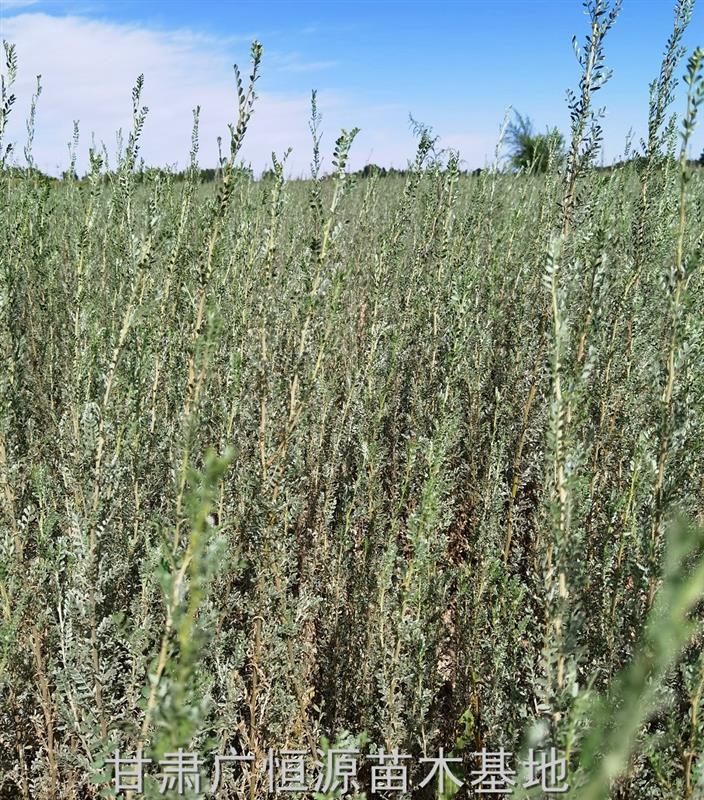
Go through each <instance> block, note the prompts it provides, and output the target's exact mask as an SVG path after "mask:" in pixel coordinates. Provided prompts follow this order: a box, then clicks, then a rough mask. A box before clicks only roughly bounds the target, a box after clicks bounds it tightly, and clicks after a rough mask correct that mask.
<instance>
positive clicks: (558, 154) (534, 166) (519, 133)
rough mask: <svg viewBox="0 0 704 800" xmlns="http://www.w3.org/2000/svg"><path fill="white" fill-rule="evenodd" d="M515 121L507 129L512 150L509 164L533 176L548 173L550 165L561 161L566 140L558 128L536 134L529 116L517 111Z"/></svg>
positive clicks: (507, 139) (507, 137)
mask: <svg viewBox="0 0 704 800" xmlns="http://www.w3.org/2000/svg"><path fill="white" fill-rule="evenodd" d="M514 113H515V119H513V120H511V122H510V123H509V124H508V127H507V128H506V141H507V143H508V146H509V148H510V150H509V163H510V164H511V166H512V167H513V168H514V169H517V170H523V171H524V172H530V173H532V174H540V173H544V172H547V170H548V168H549V166H550V164H551V163H552V162H555V161H559V160H560V159H561V158H562V157H563V155H564V150H565V139H564V137H563V135H562V134H561V133H560V131H558V129H557V128H548V129H546V131H545V133H536V132H535V129H534V127H533V122H532V120H531V119H530V117H528V116H525V117H524V116H523V115H522V114H519V113H518V111H515V112H514Z"/></svg>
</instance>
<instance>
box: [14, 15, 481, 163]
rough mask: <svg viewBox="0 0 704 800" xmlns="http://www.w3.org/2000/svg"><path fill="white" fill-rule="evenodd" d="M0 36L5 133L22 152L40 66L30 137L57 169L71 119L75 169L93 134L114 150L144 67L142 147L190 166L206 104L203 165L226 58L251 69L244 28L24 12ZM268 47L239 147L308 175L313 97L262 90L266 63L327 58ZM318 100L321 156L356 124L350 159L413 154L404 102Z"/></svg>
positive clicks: (227, 103)
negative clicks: (11, 47)
mask: <svg viewBox="0 0 704 800" xmlns="http://www.w3.org/2000/svg"><path fill="white" fill-rule="evenodd" d="M3 37H4V38H6V39H8V40H9V41H11V42H14V43H15V44H16V46H17V54H18V59H19V67H20V76H19V78H18V82H17V85H16V89H15V93H16V94H17V97H18V101H17V103H16V105H15V108H14V109H13V113H12V116H11V119H10V124H9V126H8V129H9V130H8V134H9V136H8V138H9V139H10V140H14V141H16V142H17V150H16V152H18V153H21V152H22V147H23V144H24V139H25V119H26V116H27V114H28V109H29V103H30V99H31V95H32V92H33V90H34V82H35V75H36V74H39V73H40V74H41V75H42V85H43V92H42V95H41V97H40V99H39V103H38V109H37V131H36V136H35V141H34V157H35V160H36V162H37V165H38V166H39V167H40V168H41V169H43V170H45V171H49V172H52V173H54V174H56V173H57V172H58V171H60V170H61V169H63V168H65V166H66V165H67V163H68V150H67V143H68V142H69V141H70V139H71V136H72V130H73V120H76V119H77V120H79V122H80V132H81V142H80V145H79V152H80V157H79V163H78V166H79V170H80V169H84V168H85V166H86V162H87V158H86V154H87V149H88V145H89V143H90V137H91V133H93V132H94V133H95V138H96V141H98V142H101V141H103V142H105V144H106V145H107V147H108V151H109V152H114V149H115V133H116V131H117V129H118V128H122V130H123V131H124V133H125V136H126V134H127V131H128V130H129V127H130V120H131V96H130V93H131V89H132V86H133V85H134V82H135V79H136V77H137V75H139V74H140V73H144V76H145V84H144V94H143V98H142V102H143V103H144V104H146V105H147V106H149V114H148V117H147V122H146V125H145V128H144V134H143V138H142V146H141V151H140V152H141V155H142V156H143V157H144V159H145V161H146V162H147V163H150V164H174V163H177V164H178V165H179V166H183V165H185V164H186V163H187V160H188V151H189V147H190V133H191V125H192V109H193V108H194V107H195V106H196V105H200V107H201V126H200V142H201V148H200V161H201V163H202V164H203V165H204V166H206V165H210V166H213V165H214V164H215V162H216V158H217V144H216V140H217V137H218V136H222V137H223V147H224V148H225V149H226V147H225V145H226V142H227V141H228V131H227V123H228V122H229V121H232V120H233V119H234V117H235V115H236V109H235V90H234V80H233V71H232V64H233V62H235V61H236V62H237V63H239V64H240V66H241V67H242V68H243V69H242V72H243V75H247V74H248V70H247V67H248V56H249V53H248V51H249V47H248V44H247V43H246V41H245V38H244V37H243V36H234V37H228V38H213V37H208V36H204V35H202V34H197V33H194V32H191V31H188V30H175V31H158V30H150V29H146V28H143V27H139V26H135V25H124V24H115V23H109V22H104V21H98V20H93V19H89V18H87V17H82V16H64V17H59V16H52V15H48V14H44V13H24V14H19V15H17V16H11V17H9V18H6V19H5V20H4V21H3ZM264 44H265V51H264V61H263V65H262V73H263V77H262V78H261V80H260V82H259V83H258V93H259V95H260V97H259V99H258V101H257V105H256V107H255V112H254V116H253V118H252V122H251V126H250V130H249V131H248V134H247V137H246V139H245V145H244V147H243V150H242V153H241V156H242V158H243V159H245V160H246V161H248V162H251V163H252V165H253V166H254V168H255V170H257V171H259V170H261V169H264V168H266V167H267V166H269V165H270V158H271V152H272V150H273V151H275V152H276V153H277V154H281V153H282V152H283V151H284V150H286V149H287V148H288V147H289V146H291V147H293V153H292V155H291V157H290V159H289V161H288V172H289V174H293V175H303V174H306V173H307V171H308V168H309V163H310V158H311V141H310V132H309V130H308V118H309V110H310V105H309V104H310V95H309V94H308V93H307V92H305V93H304V92H301V93H296V94H294V93H287V94H281V93H279V94H277V93H275V92H272V91H267V82H266V81H267V65H269V67H268V68H269V72H268V74H269V76H272V75H274V76H275V74H276V72H277V71H286V70H288V71H312V70H315V69H325V68H327V67H328V66H330V65H329V64H328V63H318V64H316V63H311V64H306V63H305V61H304V60H303V59H302V57H301V56H300V55H299V54H292V55H284V54H276V53H272V54H270V56H269V59H270V61H269V62H268V61H267V51H266V42H265V43H264ZM313 85H314V84H313ZM318 101H319V107H320V109H321V111H322V114H323V129H324V139H323V148H324V152H325V153H326V155H327V159H326V163H327V164H328V165H329V164H330V160H331V153H332V147H333V144H334V141H335V138H336V136H337V134H338V131H339V128H341V127H346V128H352V127H354V126H355V125H356V126H359V127H360V128H361V129H362V132H361V133H360V135H359V137H358V140H357V141H356V142H355V145H354V146H353V150H352V158H351V166H352V167H354V168H356V167H358V166H361V165H363V164H364V163H367V161H369V160H372V161H374V162H376V163H378V164H383V165H387V166H388V165H394V166H403V165H405V163H406V161H407V159H408V158H410V157H412V155H413V152H414V142H413V138H412V136H411V134H410V132H409V131H408V126H407V109H404V108H399V107H397V106H393V105H385V106H380V105H378V104H377V105H373V104H369V103H367V102H365V101H364V99H363V98H357V97H353V96H351V95H349V94H344V95H343V94H340V93H335V92H332V91H322V92H320V93H319V97H318ZM475 144H476V143H475ZM483 152H484V148H483V147H481V151H480V152H479V154H478V155H477V154H476V153H464V152H463V155H464V156H465V157H466V158H472V157H475V158H479V160H480V161H483Z"/></svg>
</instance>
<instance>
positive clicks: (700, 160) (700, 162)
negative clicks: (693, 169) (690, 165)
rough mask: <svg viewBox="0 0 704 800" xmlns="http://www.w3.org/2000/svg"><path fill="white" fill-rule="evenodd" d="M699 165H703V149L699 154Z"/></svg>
mask: <svg viewBox="0 0 704 800" xmlns="http://www.w3.org/2000/svg"><path fill="white" fill-rule="evenodd" d="M699 166H700V167H704V150H702V154H701V155H700V156H699Z"/></svg>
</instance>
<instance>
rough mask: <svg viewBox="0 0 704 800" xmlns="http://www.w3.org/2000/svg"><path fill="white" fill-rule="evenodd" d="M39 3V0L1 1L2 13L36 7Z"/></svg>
mask: <svg viewBox="0 0 704 800" xmlns="http://www.w3.org/2000/svg"><path fill="white" fill-rule="evenodd" d="M38 2H39V0H0V13H2V12H3V11H17V10H19V9H22V8H28V7H29V6H35V5H37V3H38Z"/></svg>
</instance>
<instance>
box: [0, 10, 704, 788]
mask: <svg viewBox="0 0 704 800" xmlns="http://www.w3.org/2000/svg"><path fill="white" fill-rule="evenodd" d="M589 10H590V12H591V27H590V31H589V37H588V39H587V41H586V43H585V48H584V54H583V55H581V56H580V59H581V60H580V64H581V69H582V77H581V81H580V85H579V91H578V92H577V93H576V95H575V97H574V98H573V100H572V102H571V106H570V108H571V113H572V129H571V134H570V138H569V139H568V148H567V155H566V158H565V159H564V161H562V160H555V161H554V162H552V163H551V164H550V165H549V169H548V171H547V172H546V173H545V174H543V175H536V174H531V173H530V171H527V173H525V174H524V173H520V172H519V173H514V172H510V171H509V172H507V171H503V170H501V169H492V170H487V171H485V172H483V173H482V174H481V175H480V176H478V177H467V176H465V175H463V174H461V172H460V170H459V161H458V157H457V155H456V154H453V153H439V154H438V153H437V152H436V148H435V143H434V142H433V139H432V137H431V136H430V134H429V132H428V131H427V130H425V129H424V128H422V126H420V127H419V129H418V152H417V156H416V158H415V161H414V162H413V164H412V165H411V168H410V169H409V170H408V172H407V173H406V175H405V176H402V177H393V178H391V177H388V178H386V177H381V176H379V175H374V176H372V177H369V178H364V179H356V180H355V179H353V178H352V177H351V176H350V175H349V174H348V173H347V169H346V166H347V159H348V154H349V151H350V148H351V147H353V146H354V145H353V140H354V137H355V134H356V131H354V130H353V131H349V132H344V131H343V132H342V134H341V135H340V137H339V139H338V140H337V143H336V146H335V152H334V154H333V159H332V161H333V165H334V170H333V173H332V175H330V176H327V177H323V176H322V173H321V172H320V168H319V163H320V158H321V153H320V139H319V132H320V128H319V126H320V119H319V116H318V114H317V110H316V108H315V96H314V97H313V114H312V136H313V144H312V146H313V149H314V168H313V175H312V177H311V179H310V180H308V181H292V182H287V181H286V180H285V179H284V169H283V161H284V159H285V157H284V156H282V157H280V158H279V159H277V160H276V161H275V162H274V165H273V175H272V176H271V177H270V178H269V179H268V180H266V181H260V182H257V181H253V180H252V179H251V177H250V176H249V175H248V174H247V173H246V172H245V171H243V170H240V169H238V167H237V158H238V153H239V150H240V147H241V145H242V141H243V139H244V138H245V136H246V131H247V125H248V122H249V119H250V116H251V114H252V112H253V111H254V113H256V94H255V92H254V86H255V81H256V77H257V74H258V71H259V68H260V63H261V62H262V49H261V46H260V45H258V44H256V43H255V45H254V46H253V50H252V59H253V68H252V75H251V77H250V79H249V80H244V81H242V80H241V79H240V77H239V74H238V76H237V90H238V98H239V101H238V109H237V111H236V120H235V121H234V122H233V125H232V128H231V142H230V149H229V155H227V156H226V157H225V159H224V160H223V163H222V165H221V169H220V170H219V175H218V180H217V182H216V184H215V186H214V187H213V186H212V185H206V186H201V185H200V183H199V180H198V171H197V168H198V165H197V154H198V135H197V122H198V115H197V112H196V114H195V116H194V136H193V142H192V152H191V168H190V169H189V170H188V172H187V175H186V178H185V180H183V181H177V180H176V179H175V178H174V176H171V175H169V174H168V173H166V172H164V171H161V170H147V171H146V173H144V174H143V175H142V179H141V180H139V181H138V179H137V178H138V175H137V174H136V168H137V166H138V147H139V136H140V133H141V130H142V127H143V125H144V123H145V119H146V115H147V111H146V109H144V108H142V106H141V101H140V93H141V86H142V81H141V79H140V81H138V83H137V85H136V87H135V90H134V94H133V105H134V126H133V130H132V133H131V135H130V137H129V139H128V141H127V144H126V148H125V150H124V152H123V153H122V156H121V160H120V162H119V165H118V166H117V168H116V169H115V170H113V171H111V172H106V170H105V167H104V164H103V159H102V158H101V155H100V153H98V152H91V169H90V173H89V175H88V176H87V178H86V179H84V180H81V181H77V180H73V179H71V178H70V177H68V178H67V179H65V180H63V181H61V182H59V183H50V182H48V181H46V180H45V179H43V178H42V176H41V175H39V174H38V173H37V172H36V171H33V170H32V169H31V167H32V164H33V162H32V158H31V142H32V136H33V133H30V135H29V139H28V149H27V150H26V151H25V155H26V160H27V163H28V165H29V167H30V169H28V170H26V171H25V172H24V173H21V174H20V175H19V177H18V173H17V172H12V173H11V172H10V171H9V169H4V170H3V171H1V172H0V253H1V254H2V255H0V352H1V353H2V362H3V365H4V369H3V370H2V373H1V374H0V407H1V408H2V413H1V415H0V521H1V527H0V534H1V538H0V548H1V549H2V556H1V557H0V609H1V610H0V615H1V620H2V623H1V628H0V697H1V702H0V723H1V724H0V797H1V798H3V800H5V798H7V800H10V798H13V799H14V798H23V799H24V800H28V799H29V798H32V799H33V800H34V798H37V800H53V799H54V798H61V800H64V798H66V800H68V798H88V797H95V796H98V793H102V796H105V795H106V794H109V783H108V781H109V776H110V773H109V770H107V768H106V759H107V758H108V757H110V754H111V753H113V751H114V750H115V748H120V749H121V750H122V751H123V752H124V753H134V752H135V751H136V750H137V748H138V747H140V746H143V747H144V748H145V751H149V755H150V756H151V757H153V758H155V759H157V758H159V757H161V756H163V755H164V754H165V753H168V752H173V751H174V750H176V749H177V748H178V747H185V748H193V749H195V750H200V751H201V752H202V753H203V754H205V753H214V752H221V753H224V752H226V751H227V750H228V748H230V747H235V748H236V750H237V751H238V752H241V751H245V752H251V753H252V754H254V755H255V757H256V759H257V763H258V764H259V763H261V761H262V760H263V759H265V758H266V755H267V750H268V748H269V747H276V748H286V747H289V748H296V747H303V748H306V749H313V748H315V747H316V746H318V745H319V744H320V742H321V741H322V739H323V736H327V737H329V738H330V741H331V742H333V741H335V739H336V738H337V737H343V738H344V737H345V736H346V735H347V734H346V733H345V732H347V731H351V732H353V733H354V734H355V736H357V738H356V739H353V741H354V742H356V743H357V744H358V745H359V746H360V747H362V746H363V747H364V748H367V750H368V751H369V752H376V750H377V748H378V747H379V746H382V747H385V748H386V749H387V750H389V751H390V750H392V748H394V747H398V748H400V750H401V752H408V753H413V754H414V755H415V756H417V757H422V756H427V755H432V754H435V753H437V750H438V748H439V747H441V746H442V747H445V748H446V749H447V751H448V752H449V750H450V748H454V749H453V752H454V753H455V754H460V755H461V756H462V757H464V758H465V759H466V760H467V763H469V758H470V755H471V753H473V752H475V751H479V750H481V749H482V748H483V747H486V748H487V749H490V750H498V748H499V747H500V746H503V747H505V748H506V749H507V750H512V751H514V752H515V753H518V752H523V753H525V751H526V749H527V748H528V747H539V746H541V744H545V745H546V746H547V744H551V745H554V746H556V747H559V748H560V749H562V750H564V751H566V752H567V754H568V759H569V776H568V780H569V783H570V786H571V795H570V796H575V797H580V798H586V797H593V798H602V797H603V798H606V797H612V798H619V799H620V800H625V799H626V798H634V800H635V798H637V799H638V800H643V799H647V798H673V800H674V799H675V798H686V799H687V800H691V799H692V798H701V797H702V796H703V793H704V778H703V777H702V776H703V774H704V765H703V761H702V755H701V754H702V750H703V748H704V722H703V713H702V712H703V708H702V704H703V700H702V698H703V695H704V658H703V657H702V638H701V637H702V632H701V626H700V625H699V624H698V621H700V620H701V608H702V606H701V599H702V597H703V596H704V575H703V574H702V566H701V564H702V557H703V552H702V550H703V546H704V545H703V542H702V533H701V530H700V527H701V526H702V525H704V483H703V482H702V475H703V474H704V401H703V393H704V373H703V372H702V369H701V364H702V363H704V317H703V316H702V313H701V309H702V308H703V307H704V282H703V280H702V248H703V246H704V239H703V235H702V231H704V207H703V205H702V197H704V175H703V174H702V172H701V171H696V170H693V169H692V168H691V166H690V164H689V163H688V161H687V144H688V140H689V137H690V136H691V130H692V128H693V126H694V124H695V121H696V117H697V113H698V111H699V107H700V104H701V102H702V97H703V89H702V86H703V83H702V53H701V51H698V52H697V53H695V54H694V55H692V57H691V58H690V60H689V62H688V63H687V64H686V65H685V72H686V75H687V76H688V81H689V82H688V85H687V87H686V88H687V89H688V91H689V95H688V97H689V99H688V102H687V105H686V107H685V109H684V112H683V115H682V117H681V119H680V120H679V122H671V121H669V119H670V118H669V116H668V115H669V114H670V112H671V111H672V110H673V105H672V104H673V100H674V87H675V85H676V83H677V82H678V81H679V74H680V72H681V58H682V52H681V49H680V39H681V34H682V31H683V30H684V27H686V23H687V21H688V16H689V13H690V11H691V8H690V4H689V3H687V2H681V3H679V4H678V6H677V8H676V16H675V25H674V28H673V33H672V36H671V37H670V39H669V41H668V42H667V45H666V49H665V54H664V58H663V68H662V72H661V74H660V76H659V78H658V79H657V80H656V81H655V83H654V84H653V88H652V91H651V107H650V116H649V119H650V124H649V133H648V140H647V142H645V143H644V147H643V153H642V154H641V155H642V157H641V158H639V159H638V160H634V161H632V162H629V163H626V164H625V165H623V166H621V167H619V168H617V169H614V170H611V171H609V172H603V171H599V170H597V169H596V168H595V167H594V161H595V159H596V156H597V154H598V149H599V143H600V140H601V127H600V125H601V122H600V120H601V116H600V113H599V111H597V110H595V109H594V106H593V92H594V91H596V89H598V88H599V87H600V86H601V85H602V84H603V82H604V81H605V80H606V79H607V78H608V71H607V70H606V68H605V66H604V63H605V62H604V51H603V42H604V38H605V37H606V35H607V33H608V30H609V28H610V26H611V24H612V23H613V22H614V20H615V12H616V11H617V8H614V7H611V6H609V5H608V4H606V3H603V2H593V3H591V4H590V5H589ZM7 55H8V70H7V79H6V83H5V84H4V88H3V102H2V107H3V109H4V110H3V117H2V120H3V121H2V126H0V132H2V131H3V130H4V126H5V120H6V119H7V115H8V114H9V112H10V110H11V106H12V102H11V94H10V92H11V85H10V84H11V82H12V78H13V73H14V72H16V59H15V56H14V54H13V51H12V49H11V48H8V50H7ZM264 63H265V62H264ZM33 118H34V115H33V114H32V120H31V125H30V128H31V129H32V130H33V126H34V119H33ZM39 118H40V119H41V104H40V103H39ZM678 133H682V137H679V136H678ZM3 152H4V151H3ZM10 157H11V154H10V156H8V158H10ZM5 164H9V161H8V159H7V158H6V159H4V161H3V165H5ZM72 173H73V168H71V170H70V171H69V173H68V174H69V175H70V174H72ZM682 516H687V517H688V518H689V520H690V522H684V521H682V520H681V517H682ZM697 526H700V527H697ZM360 737H361V738H360ZM422 774H423V773H422V772H420V771H419V770H418V767H417V765H416V766H412V767H411V775H412V777H413V779H414V782H415V783H417V782H418V781H419V779H420V778H422ZM466 774H469V773H468V772H467V773H466ZM145 791H146V793H147V796H159V795H158V788H157V785H155V784H148V785H147V786H146V787H145ZM265 791H266V774H265V773H264V772H257V771H256V770H254V771H252V770H251V768H250V767H249V766H247V765H245V766H244V767H243V770H241V771H235V772H232V773H230V774H228V775H227V777H226V778H225V783H224V786H223V789H222V792H221V795H220V796H221V797H223V798H234V797H248V798H250V800H254V798H255V797H260V796H261V794H262V793H263V792H265ZM463 791H466V790H463ZM172 794H173V796H176V795H175V793H172ZM417 794H419V795H420V794H422V793H417ZM431 794H432V785H430V786H429V787H428V788H427V790H426V796H430V795H431ZM515 796H520V792H519V791H518V790H517V791H516V793H515ZM531 796H534V795H531Z"/></svg>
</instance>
